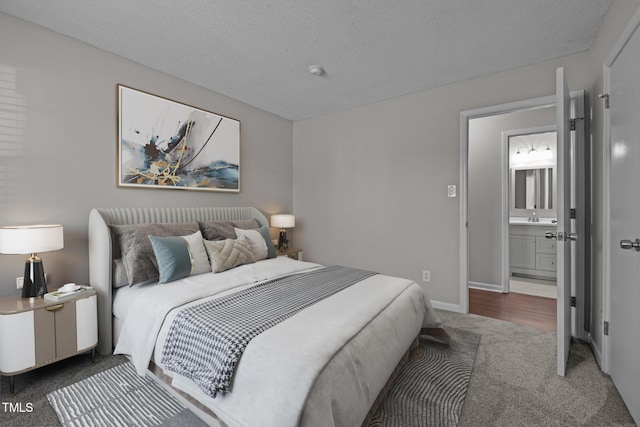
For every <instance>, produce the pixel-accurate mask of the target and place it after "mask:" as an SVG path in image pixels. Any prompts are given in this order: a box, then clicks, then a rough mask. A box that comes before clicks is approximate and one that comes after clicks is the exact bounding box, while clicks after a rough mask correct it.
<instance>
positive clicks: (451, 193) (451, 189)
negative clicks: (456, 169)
mask: <svg viewBox="0 0 640 427" xmlns="http://www.w3.org/2000/svg"><path fill="white" fill-rule="evenodd" d="M447 197H456V186H455V185H448V186H447Z"/></svg>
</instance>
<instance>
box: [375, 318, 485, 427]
mask: <svg viewBox="0 0 640 427" xmlns="http://www.w3.org/2000/svg"><path fill="white" fill-rule="evenodd" d="M447 331H448V332H449V335H450V336H451V342H450V343H449V344H440V343H434V342H433V341H429V340H427V339H425V338H423V337H421V338H420V344H419V346H418V348H416V349H415V350H413V352H412V354H411V357H410V360H409V362H408V363H407V364H406V365H405V366H404V367H403V368H402V369H401V371H400V373H399V374H398V377H397V378H396V379H395V381H394V382H393V385H392V386H391V389H390V390H389V392H388V394H387V396H386V397H385V398H384V400H383V401H382V403H381V404H380V406H379V408H378V410H377V412H376V413H375V414H374V415H373V417H372V418H371V422H370V423H369V426H370V427H407V426H410V427H419V426H441V427H453V426H457V425H458V421H459V418H460V413H461V412H462V407H463V404H464V400H465V396H466V393H467V388H468V385H469V379H470V378H471V371H472V369H473V363H474V360H475V357H476V351H477V349H478V343H479V341H480V336H479V335H478V334H475V333H472V332H468V331H464V330H461V329H455V328H447Z"/></svg>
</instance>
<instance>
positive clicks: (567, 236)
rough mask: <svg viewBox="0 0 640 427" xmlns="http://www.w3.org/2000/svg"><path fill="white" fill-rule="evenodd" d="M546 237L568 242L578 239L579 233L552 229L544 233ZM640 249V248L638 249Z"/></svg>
mask: <svg viewBox="0 0 640 427" xmlns="http://www.w3.org/2000/svg"><path fill="white" fill-rule="evenodd" d="M544 237H545V239H556V240H558V241H559V242H567V241H569V240H573V241H575V240H578V235H577V234H576V233H565V232H564V231H558V232H557V233H554V232H552V231H547V232H546V233H544ZM638 250H640V249H638Z"/></svg>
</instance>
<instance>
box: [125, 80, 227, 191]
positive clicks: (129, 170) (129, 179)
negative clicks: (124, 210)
mask: <svg viewBox="0 0 640 427" xmlns="http://www.w3.org/2000/svg"><path fill="white" fill-rule="evenodd" d="M117 100H118V101H117V104H118V135H117V146H118V147H117V152H118V155H117V157H118V158H117V169H118V170H117V175H118V178H117V185H118V187H133V188H156V189H157V188H162V189H167V188H169V189H179V190H200V191H223V192H232V193H233V192H235V193H237V192H240V121H239V120H236V119H232V118H230V117H226V116H222V115H220V114H215V113H212V112H210V111H206V110H203V109H200V108H197V107H193V106H190V105H187V104H183V103H180V102H177V101H173V100H171V99H168V98H164V97H161V96H157V95H153V94H151V93H148V92H144V91H141V90H138V89H134V88H131V87H128V86H125V85H122V84H118V85H117Z"/></svg>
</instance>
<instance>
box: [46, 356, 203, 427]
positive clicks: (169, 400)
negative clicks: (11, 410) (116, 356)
mask: <svg viewBox="0 0 640 427" xmlns="http://www.w3.org/2000/svg"><path fill="white" fill-rule="evenodd" d="M47 399H48V400H49V403H50V404H51V406H52V407H53V409H54V410H55V411H56V414H57V415H58V418H59V419H60V422H61V423H62V425H63V426H94V427H101V426H104V427H115V426H157V425H162V424H164V425H167V424H171V425H174V426H175V425H179V426H190V427H191V426H204V425H205V424H204V423H203V422H202V421H201V420H200V419H199V418H197V417H196V416H195V415H194V414H193V413H192V412H191V411H189V410H188V409H186V408H185V407H184V406H183V405H182V404H181V403H180V402H178V400H176V399H175V398H174V397H173V396H171V395H170V394H169V393H168V392H166V391H165V390H164V389H163V388H162V387H161V386H160V385H158V384H157V383H156V382H155V381H154V380H153V379H151V378H150V377H148V376H147V377H144V378H143V377H140V376H138V375H137V374H136V372H135V369H134V367H133V365H132V364H131V363H130V362H126V363H123V364H121V365H118V366H116V367H114V368H111V369H107V370H106V371H103V372H100V373H98V374H96V375H93V376H91V377H89V378H86V379H84V380H82V381H79V382H77V383H75V384H71V385H70V386H67V387H64V388H61V389H58V390H56V391H54V392H51V393H49V394H47Z"/></svg>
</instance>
